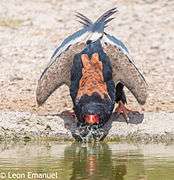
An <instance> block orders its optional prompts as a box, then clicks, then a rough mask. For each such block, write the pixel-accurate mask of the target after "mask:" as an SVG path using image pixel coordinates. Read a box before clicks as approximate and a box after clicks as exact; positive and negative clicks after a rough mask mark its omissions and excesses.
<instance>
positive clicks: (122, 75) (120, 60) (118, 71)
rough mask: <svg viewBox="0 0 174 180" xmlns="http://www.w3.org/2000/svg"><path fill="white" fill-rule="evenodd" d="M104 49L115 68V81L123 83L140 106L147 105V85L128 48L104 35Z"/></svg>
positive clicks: (111, 37) (117, 40) (115, 39)
mask: <svg viewBox="0 0 174 180" xmlns="http://www.w3.org/2000/svg"><path fill="white" fill-rule="evenodd" d="M102 42H103V47H104V50H105V52H106V54H107V55H108V56H109V58H110V60H111V62H112V67H113V80H114V82H115V83H118V82H121V83H123V84H124V85H125V86H126V87H127V88H128V89H129V90H130V91H131V92H132V94H133V95H134V96H135V98H136V99H137V101H138V102H139V103H140V104H145V102H146V98H147V84H146V81H145V79H144V77H143V75H142V74H141V73H140V72H139V70H138V69H137V67H136V66H135V64H134V63H133V61H131V59H130V57H129V54H128V50H127V48H126V46H125V45H124V44H123V43H122V42H121V41H120V40H119V39H117V38H115V37H114V36H110V35H109V34H106V33H105V34H104V36H103V39H102Z"/></svg>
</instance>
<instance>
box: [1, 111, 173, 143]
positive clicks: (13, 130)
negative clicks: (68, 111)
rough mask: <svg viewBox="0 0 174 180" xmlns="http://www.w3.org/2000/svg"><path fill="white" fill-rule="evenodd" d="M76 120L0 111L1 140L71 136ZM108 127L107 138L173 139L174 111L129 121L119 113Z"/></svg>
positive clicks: (149, 114) (128, 139) (68, 138)
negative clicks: (109, 127) (125, 120)
mask: <svg viewBox="0 0 174 180" xmlns="http://www.w3.org/2000/svg"><path fill="white" fill-rule="evenodd" d="M67 124H69V126H70V127H71V128H70V130H71V131H72V129H73V128H75V121H73V120H72V119H67V118H62V117H61V116H59V115H47V116H39V115H36V114H32V113H29V112H9V111H6V112H2V111H1V112H0V139H1V140H7V139H10V140H23V139H24V140H29V139H39V138H43V139H45V138H46V139H47V138H48V139H53V140H73V138H72V136H71V131H70V130H69V129H66V128H65V125H67ZM110 125H111V129H110V130H109V134H108V136H107V138H106V140H125V141H135V142H144V143H146V142H164V143H169V142H172V141H173V140H174V113H165V112H161V113H151V112H148V113H147V112H146V113H145V114H144V120H143V122H141V120H138V119H137V120H135V119H132V120H131V122H130V124H128V125H127V124H126V123H125V122H123V119H122V118H121V117H118V118H116V117H112V124H110Z"/></svg>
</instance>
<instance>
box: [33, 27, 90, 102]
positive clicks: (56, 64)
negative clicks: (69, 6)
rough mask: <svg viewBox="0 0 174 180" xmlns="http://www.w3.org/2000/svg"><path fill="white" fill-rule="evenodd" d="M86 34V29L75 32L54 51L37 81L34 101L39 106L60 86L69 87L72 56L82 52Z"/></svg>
mask: <svg viewBox="0 0 174 180" xmlns="http://www.w3.org/2000/svg"><path fill="white" fill-rule="evenodd" d="M88 34H89V32H88V31H87V30H86V29H82V30H80V31H77V32H76V33H74V34H73V35H71V36H69V37H68V38H66V39H65V40H64V41H63V43H62V44H61V45H60V46H59V47H58V48H57V49H56V50H55V52H54V54H53V56H52V57H51V61H50V62H49V64H48V65H47V67H46V68H45V70H44V71H43V73H42V75H41V77H40V79H39V81H38V86H37V90H36V100H37V103H38V104H39V105H42V104H43V103H44V102H45V101H46V100H47V99H48V97H49V96H50V95H51V94H52V93H53V92H54V91H55V90H56V89H57V88H58V87H60V86H61V85H62V84H67V85H68V86H70V71H71V66H72V63H73V58H74V55H75V54H77V53H79V52H81V51H82V50H83V48H84V47H85V38H86V37H88Z"/></svg>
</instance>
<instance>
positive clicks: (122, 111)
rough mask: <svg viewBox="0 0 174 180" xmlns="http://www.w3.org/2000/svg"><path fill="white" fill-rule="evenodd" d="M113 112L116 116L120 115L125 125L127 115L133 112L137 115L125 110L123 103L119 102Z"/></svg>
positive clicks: (127, 118)
mask: <svg viewBox="0 0 174 180" xmlns="http://www.w3.org/2000/svg"><path fill="white" fill-rule="evenodd" d="M115 112H116V113H117V114H122V115H123V117H124V119H125V121H126V123H127V124H128V123H129V116H128V113H130V112H133V113H135V112H136V113H137V111H132V110H130V109H128V108H126V107H125V105H124V103H123V102H122V101H119V102H118V106H117V108H116V109H115Z"/></svg>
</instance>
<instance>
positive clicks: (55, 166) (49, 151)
mask: <svg viewBox="0 0 174 180" xmlns="http://www.w3.org/2000/svg"><path fill="white" fill-rule="evenodd" d="M34 173H35V174H34ZM46 177H47V178H46ZM17 178H18V179H60V180H69V179H71V180H75V179H89V180H98V179H100V180H111V179H115V180H173V179H174V145H168V146H167V145H157V144H154V145H132V144H122V143H98V144H86V145H85V144H77V143H76V144H75V143H59V142H37V143H31V142H28V143H13V144H11V143H10V144H9V143H1V144H0V179H17Z"/></svg>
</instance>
